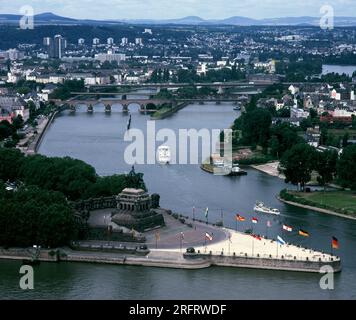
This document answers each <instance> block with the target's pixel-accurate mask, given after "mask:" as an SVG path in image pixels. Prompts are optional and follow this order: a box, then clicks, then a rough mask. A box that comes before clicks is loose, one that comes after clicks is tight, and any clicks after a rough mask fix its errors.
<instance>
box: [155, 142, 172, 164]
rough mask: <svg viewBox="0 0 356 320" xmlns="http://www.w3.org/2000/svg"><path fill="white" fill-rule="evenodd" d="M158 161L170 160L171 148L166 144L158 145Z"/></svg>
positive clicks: (161, 162)
mask: <svg viewBox="0 0 356 320" xmlns="http://www.w3.org/2000/svg"><path fill="white" fill-rule="evenodd" d="M158 162H159V163H160V164H169V163H170V162H171V150H170V149H169V147H168V146H160V147H158Z"/></svg>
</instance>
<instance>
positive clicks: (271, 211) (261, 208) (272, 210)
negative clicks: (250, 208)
mask: <svg viewBox="0 0 356 320" xmlns="http://www.w3.org/2000/svg"><path fill="white" fill-rule="evenodd" d="M254 210H255V212H262V213H269V214H275V215H279V214H281V212H280V211H279V210H278V209H275V208H270V207H267V206H266V205H265V204H264V203H263V202H256V205H255V207H254Z"/></svg>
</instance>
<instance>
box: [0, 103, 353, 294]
mask: <svg viewBox="0 0 356 320" xmlns="http://www.w3.org/2000/svg"><path fill="white" fill-rule="evenodd" d="M130 109H131V114H132V127H133V128H140V129H142V130H144V131H145V130H146V124H147V120H148V119H149V117H148V116H147V115H142V114H139V113H138V112H137V107H133V106H131V107H130ZM237 116H238V113H237V112H235V111H233V106H232V105H228V104H222V105H218V106H217V105H215V104H206V105H190V106H188V107H186V108H185V109H183V110H181V111H179V112H178V113H176V114H174V115H173V116H171V117H170V118H167V119H165V120H160V121H156V129H157V130H158V129H161V128H170V129H173V130H174V131H176V132H177V131H178V129H182V128H187V129H191V128H195V129H200V128H208V129H218V128H226V127H228V126H230V124H231V123H232V122H233V121H234V119H235V118H236V117H237ZM127 119H128V116H127V115H125V114H123V113H122V112H121V107H120V106H114V107H113V111H112V113H111V115H106V114H105V113H104V110H103V108H102V107H101V108H97V109H95V112H94V114H92V115H90V114H87V113H86V109H85V107H81V108H80V109H79V110H78V111H77V112H76V113H75V114H74V115H73V114H70V113H69V112H64V113H63V114H61V115H60V116H58V117H57V118H56V119H55V121H54V123H53V124H52V125H51V127H50V128H49V130H48V132H47V134H46V136H45V138H44V140H43V142H42V144H41V146H40V149H39V153H41V154H45V155H48V156H71V157H74V158H79V159H82V160H84V161H86V162H88V163H89V164H91V165H93V166H94V167H95V168H96V170H97V172H98V174H101V175H109V174H115V173H122V172H128V171H129V170H130V169H131V167H130V165H128V164H126V163H125V161H124V151H125V148H126V147H127V145H128V144H129V143H128V142H125V141H124V139H123V137H124V132H125V130H126V123H127ZM135 169H136V171H139V172H143V173H144V179H145V182H146V185H147V187H148V189H149V192H151V193H159V194H160V195H161V206H162V207H166V208H170V209H172V210H174V211H177V212H180V213H183V214H186V215H190V216H191V215H192V208H193V206H195V207H196V217H197V218H201V219H204V210H205V208H206V207H209V219H210V221H217V220H220V219H221V215H222V214H223V218H224V224H225V226H228V227H231V228H235V220H234V216H235V214H236V213H240V214H242V215H244V216H245V217H246V218H247V219H246V220H248V221H250V219H251V217H252V216H257V217H258V218H259V223H258V224H257V225H256V227H255V230H256V232H257V233H260V234H265V233H266V223H267V220H271V221H272V223H273V225H272V228H270V229H269V231H268V232H269V237H276V236H277V235H280V236H282V237H283V238H284V239H285V240H286V241H288V242H291V243H295V244H300V245H302V246H305V247H311V248H315V249H319V250H323V251H325V252H330V242H331V237H332V236H336V237H337V238H338V239H339V241H340V249H339V250H338V252H337V254H338V255H339V256H341V258H342V262H343V271H342V272H341V273H340V274H337V275H335V279H334V280H335V288H334V290H322V289H320V286H319V281H320V277H321V275H319V274H308V273H297V272H284V271H263V270H248V269H234V268H218V267H214V268H209V269H204V270H174V269H161V268H149V267H130V266H110V265H97V264H81V263H59V264H51V263H42V264H41V265H40V266H39V267H36V269H35V289H34V290H32V291H29V292H24V291H22V290H20V289H19V285H18V282H19V278H20V275H19V267H20V263H19V262H11V261H0V275H1V276H0V279H1V282H0V283H1V284H0V287H1V290H0V298H2V299H12V298H16V299H22V298H34V299H45V298H48V299H355V298H356V252H355V248H356V221H353V220H347V219H343V218H338V217H334V216H329V215H325V214H320V213H316V212H312V211H309V210H305V209H300V208H295V207H291V206H288V205H285V204H283V203H280V202H279V201H278V200H277V199H276V197H275V196H276V194H277V193H278V192H279V191H280V190H281V189H282V188H284V187H286V185H285V183H284V182H283V181H282V180H280V179H278V178H275V177H271V176H269V175H266V174H264V173H261V172H259V171H256V170H254V169H249V168H248V169H247V171H248V175H247V176H242V177H224V176H214V175H210V174H208V173H205V172H203V171H202V170H201V169H200V168H199V166H198V165H170V166H159V165H139V166H136V167H135ZM256 200H260V201H264V202H265V203H267V204H269V205H270V206H273V207H276V208H279V209H280V210H281V212H282V214H281V216H280V217H270V216H267V215H262V214H257V215H256V214H254V213H253V211H252V209H253V205H254V203H255V201H256ZM283 223H286V224H288V225H291V226H293V227H294V228H295V230H298V228H302V229H305V230H307V231H308V232H309V233H310V235H311V236H310V238H302V237H300V236H298V235H297V233H296V232H293V233H290V234H286V233H285V232H283V231H282V230H281V224H283ZM239 226H240V228H244V229H246V228H248V227H249V226H250V222H244V223H243V224H242V225H241V224H240V225H239Z"/></svg>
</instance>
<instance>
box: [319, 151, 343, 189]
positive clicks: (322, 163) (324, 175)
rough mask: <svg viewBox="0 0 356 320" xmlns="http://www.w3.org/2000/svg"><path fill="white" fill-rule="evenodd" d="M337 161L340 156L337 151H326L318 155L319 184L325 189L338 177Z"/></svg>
mask: <svg viewBox="0 0 356 320" xmlns="http://www.w3.org/2000/svg"><path fill="white" fill-rule="evenodd" d="M337 160H338V154H337V152H336V151H332V150H326V151H324V152H318V153H316V171H317V172H318V174H319V176H318V182H319V183H320V185H322V186H324V188H325V186H326V184H327V183H330V182H331V181H332V180H333V179H334V177H335V175H336V164H337Z"/></svg>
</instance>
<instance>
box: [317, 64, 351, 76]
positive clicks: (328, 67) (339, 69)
mask: <svg viewBox="0 0 356 320" xmlns="http://www.w3.org/2000/svg"><path fill="white" fill-rule="evenodd" d="M355 71H356V66H341V65H333V64H324V65H323V71H322V74H323V75H325V74H328V73H337V74H340V75H342V74H343V73H345V74H346V75H348V76H349V77H352V75H353V73H354V72H355Z"/></svg>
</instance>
